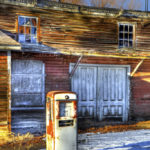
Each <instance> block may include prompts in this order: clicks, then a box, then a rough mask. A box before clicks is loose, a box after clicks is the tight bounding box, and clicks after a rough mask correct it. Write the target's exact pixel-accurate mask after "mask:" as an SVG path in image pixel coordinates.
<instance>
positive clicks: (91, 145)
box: [78, 130, 150, 150]
mask: <svg viewBox="0 0 150 150" xmlns="http://www.w3.org/2000/svg"><path fill="white" fill-rule="evenodd" d="M148 149H149V150H150V130H135V131H126V132H116V133H106V134H101V133H84V134H78V150H148Z"/></svg>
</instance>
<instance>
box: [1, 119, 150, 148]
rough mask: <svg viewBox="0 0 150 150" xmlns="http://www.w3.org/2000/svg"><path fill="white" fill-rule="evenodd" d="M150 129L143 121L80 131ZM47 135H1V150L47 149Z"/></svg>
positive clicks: (81, 131) (80, 131)
mask: <svg viewBox="0 0 150 150" xmlns="http://www.w3.org/2000/svg"><path fill="white" fill-rule="evenodd" d="M140 129H150V121H142V122H138V123H136V124H130V125H129V124H124V125H108V126H104V127H91V128H88V129H85V130H84V129H82V130H78V133H79V134H82V133H101V134H104V133H111V132H123V131H129V130H140ZM45 137H46V135H43V136H38V137H37V136H34V135H32V134H30V133H27V134H25V135H14V134H13V133H11V134H5V133H2V132H1V133H0V150H10V149H11V150H40V149H44V148H45V147H46V140H45Z"/></svg>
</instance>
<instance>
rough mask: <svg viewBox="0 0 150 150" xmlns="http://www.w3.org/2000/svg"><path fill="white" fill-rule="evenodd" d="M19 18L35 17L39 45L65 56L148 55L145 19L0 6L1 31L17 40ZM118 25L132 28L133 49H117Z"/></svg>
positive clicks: (149, 27)
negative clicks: (76, 54)
mask: <svg viewBox="0 0 150 150" xmlns="http://www.w3.org/2000/svg"><path fill="white" fill-rule="evenodd" d="M110 13H112V12H110ZM115 13H116V12H115ZM135 14H136V13H135ZM18 15H24V16H37V17H38V18H39V21H40V33H39V42H40V43H41V44H44V45H47V46H50V47H52V48H54V49H56V50H58V51H63V52H65V53H67V54H75V53H85V54H86V53H89V54H91V55H92V54H95V55H96V54H109V55H126V56H133V57H135V56H146V55H148V54H149V52H150V49H149V46H150V45H149V44H150V42H149V41H150V36H149V30H150V25H149V24H148V23H147V22H148V19H146V18H145V19H144V18H142V20H141V18H140V17H139V18H138V17H121V16H119V17H117V16H116V17H115V16H113V17H110V16H105V15H104V16H102V15H101V14H99V15H94V14H90V13H89V14H82V13H75V12H65V11H58V10H50V9H36V8H27V7H23V6H20V7H18V6H13V5H4V4H1V5H0V29H2V30H5V31H6V32H7V33H8V34H10V35H11V36H12V37H14V38H16V39H17V16H18ZM119 22H129V23H131V24H134V25H135V39H134V41H135V46H134V48H133V49H121V50H120V49H119V48H118V23H119ZM145 24H146V25H145Z"/></svg>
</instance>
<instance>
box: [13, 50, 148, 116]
mask: <svg viewBox="0 0 150 150" xmlns="http://www.w3.org/2000/svg"><path fill="white" fill-rule="evenodd" d="M12 57H13V59H23V60H25V59H27V60H40V61H42V62H43V63H44V64H45V73H46V77H45V89H46V90H45V94H46V93H47V92H48V91H52V90H70V89H71V86H70V79H69V66H70V63H76V62H77V59H78V58H77V57H73V56H61V55H60V56H58V55H50V54H32V53H26V54H23V53H13V54H12ZM139 62H140V60H139V59H117V58H103V57H83V59H82V60H81V63H84V64H87V65H88V64H103V65H105V64H106V65H112V64H113V65H129V66H130V67H131V72H132V71H133V70H134V69H135V67H136V65H137V64H138V63H139ZM149 65H150V60H144V62H143V64H142V65H141V66H140V67H139V69H138V70H137V72H136V73H135V74H134V76H133V77H129V80H130V97H129V110H128V111H129V117H130V118H138V117H143V118H144V117H145V118H146V117H150V115H149V114H150V109H149V107H150V94H149V91H150V84H149V82H150V77H149V76H150V68H149Z"/></svg>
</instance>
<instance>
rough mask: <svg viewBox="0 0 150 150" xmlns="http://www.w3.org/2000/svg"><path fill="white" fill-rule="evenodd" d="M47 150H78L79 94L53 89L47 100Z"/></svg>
mask: <svg viewBox="0 0 150 150" xmlns="http://www.w3.org/2000/svg"><path fill="white" fill-rule="evenodd" d="M46 147H47V150H77V96H76V94H75V93H74V92H68V91H52V92H49V93H48V94H47V102H46Z"/></svg>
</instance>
